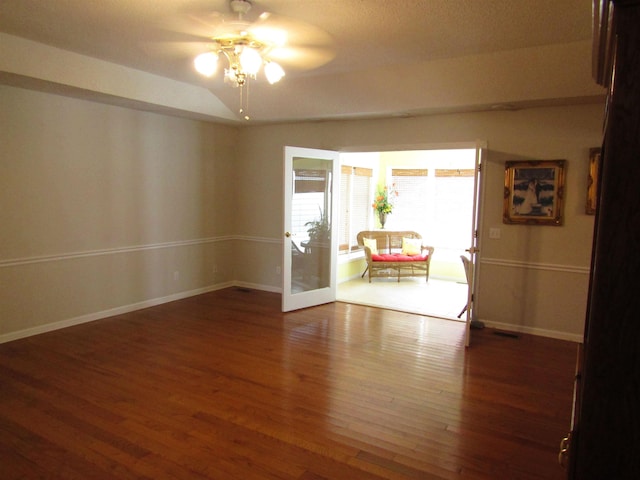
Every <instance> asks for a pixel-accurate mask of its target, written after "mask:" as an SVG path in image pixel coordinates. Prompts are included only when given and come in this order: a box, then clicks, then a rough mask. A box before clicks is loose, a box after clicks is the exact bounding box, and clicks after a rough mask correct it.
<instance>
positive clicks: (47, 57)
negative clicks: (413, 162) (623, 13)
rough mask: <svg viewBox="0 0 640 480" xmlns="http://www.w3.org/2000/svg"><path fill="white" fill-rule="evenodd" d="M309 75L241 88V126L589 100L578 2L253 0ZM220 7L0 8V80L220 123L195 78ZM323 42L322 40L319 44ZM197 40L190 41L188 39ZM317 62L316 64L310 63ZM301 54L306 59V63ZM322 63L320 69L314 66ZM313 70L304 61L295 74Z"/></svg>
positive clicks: (221, 1)
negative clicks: (290, 36) (289, 33)
mask: <svg viewBox="0 0 640 480" xmlns="http://www.w3.org/2000/svg"><path fill="white" fill-rule="evenodd" d="M253 3H254V8H253V9H252V11H251V15H257V14H259V13H260V12H262V11H268V12H270V13H272V14H273V15H274V17H276V18H277V16H281V17H287V18H289V19H290V22H291V24H292V25H294V26H295V25H303V24H306V25H309V26H312V27H309V28H308V29H307V30H306V33H305V34H304V35H300V36H298V37H294V41H296V43H298V44H302V43H310V44H311V45H305V46H310V47H319V48H311V49H310V50H309V51H310V52H311V53H314V54H317V55H316V56H315V57H313V58H324V60H328V61H326V63H324V64H323V65H319V66H318V65H315V66H316V68H304V69H296V68H293V67H291V66H289V67H288V68H287V75H286V76H285V78H284V79H283V80H282V81H281V82H280V83H279V84H276V85H273V86H272V85H268V84H267V83H266V82H264V81H262V82H261V81H259V80H257V81H253V82H252V83H251V84H250V87H249V88H250V90H249V113H250V115H251V118H252V120H251V121H252V122H273V121H290V120H303V119H304V120H309V119H312V120H318V119H330V118H354V117H355V118H362V117H380V116H406V115H415V114H428V113H434V112H450V111H474V110H483V109H490V108H494V109H495V108H524V107H527V106H537V105H549V104H551V105H557V104H572V103H584V102H594V101H600V100H601V98H602V95H603V91H602V89H601V88H600V87H598V86H597V85H596V83H595V82H594V81H593V80H592V77H591V21H592V20H591V1H590V0H455V1H454V0H254V2H253ZM213 12H223V13H225V14H227V13H229V3H228V0H100V1H91V0H1V1H0V32H2V33H0V82H2V83H6V84H12V85H17V86H24V87H27V88H36V89H45V90H48V91H53V92H57V93H63V94H67V95H75V96H82V97H85V98H90V99H96V100H99V101H105V102H109V103H113V104H121V105H131V106H134V107H139V108H145V109H150V110H162V111H169V112H175V113H177V114H182V115H189V116H193V117H195V118H204V119H211V120H218V121H225V122H236V121H238V122H242V121H243V120H242V119H241V118H240V116H238V115H237V110H238V106H239V92H238V90H237V89H233V88H231V87H229V86H228V85H225V84H223V82H222V78H221V75H220V74H219V75H217V76H216V77H214V78H212V79H204V78H202V77H200V76H199V75H198V74H197V73H195V71H194V70H193V68H192V59H193V56H194V55H195V54H197V53H198V52H199V51H202V44H201V42H200V40H201V38H202V36H206V35H208V34H209V35H210V34H212V33H213V32H210V31H209V30H208V29H207V28H205V27H204V26H205V24H206V23H207V22H209V24H210V23H211V20H212V19H213V18H215V16H213ZM323 33H324V34H326V35H323ZM194 40H198V41H194ZM322 55H326V57H322ZM309 58H310V57H309ZM318 63H320V62H318ZM308 66H311V65H307V67H308Z"/></svg>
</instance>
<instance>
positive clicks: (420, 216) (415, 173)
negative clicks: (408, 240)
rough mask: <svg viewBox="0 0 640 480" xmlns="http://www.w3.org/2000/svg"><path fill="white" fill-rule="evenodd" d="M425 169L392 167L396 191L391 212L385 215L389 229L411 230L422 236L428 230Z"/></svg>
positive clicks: (392, 177)
mask: <svg viewBox="0 0 640 480" xmlns="http://www.w3.org/2000/svg"><path fill="white" fill-rule="evenodd" d="M428 174H429V172H428V170H427V169H415V168H414V169H411V168H394V169H392V170H391V181H392V183H393V185H394V186H395V189H396V190H397V191H398V196H397V197H394V199H393V213H392V214H391V215H389V216H388V217H387V225H386V228H389V229H390V230H413V231H416V232H418V233H420V234H421V235H422V236H423V237H425V236H426V234H427V231H428V219H429V211H428V208H429V207H430V205H429V198H428V190H429V177H428Z"/></svg>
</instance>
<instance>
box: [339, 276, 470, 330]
mask: <svg viewBox="0 0 640 480" xmlns="http://www.w3.org/2000/svg"><path fill="white" fill-rule="evenodd" d="M337 299H338V301H343V302H348V303H357V304H361V305H370V306H374V307H380V308H388V309H391V310H399V311H402V312H410V313H417V314H420V315H429V316H432V317H442V318H449V319H453V320H458V318H457V316H458V314H459V313H460V311H461V310H462V308H463V307H464V306H465V304H466V303H467V285H466V284H465V283H458V282H450V281H445V280H438V279H434V278H430V279H429V282H425V279H424V277H408V278H407V277H404V278H401V279H400V282H398V280H397V278H388V279H387V278H374V279H372V280H371V283H369V280H368V278H366V277H365V278H357V279H354V280H350V281H348V282H344V283H340V284H338V290H337ZM464 319H465V316H464V315H463V316H462V319H461V320H464Z"/></svg>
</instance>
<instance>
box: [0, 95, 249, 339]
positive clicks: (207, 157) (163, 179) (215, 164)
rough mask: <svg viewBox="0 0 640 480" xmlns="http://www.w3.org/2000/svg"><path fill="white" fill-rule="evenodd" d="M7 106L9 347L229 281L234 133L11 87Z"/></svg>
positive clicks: (4, 201)
mask: <svg viewBox="0 0 640 480" xmlns="http://www.w3.org/2000/svg"><path fill="white" fill-rule="evenodd" d="M0 105H2V108H0V145H1V146H2V147H1V151H0V205H1V208H0V225H1V233H0V285H2V287H1V288H0V340H2V339H3V338H4V339H11V338H13V336H16V335H17V336H21V335H23V334H29V333H37V332H38V331H41V330H46V329H48V328H52V325H53V326H63V325H65V324H67V323H78V322H80V321H84V320H91V319H93V318H97V317H99V316H102V315H103V314H108V313H113V312H114V311H115V312H117V311H119V310H118V309H122V308H135V307H136V306H144V305H146V304H148V302H157V301H162V300H165V299H171V298H174V297H175V296H180V295H185V294H186V293H185V292H193V291H199V290H200V289H206V288H208V287H210V286H211V285H213V284H219V283H224V282H231V280H232V279H233V269H234V267H235V265H234V264H233V255H232V254H231V249H232V248H233V241H232V235H233V233H234V232H235V230H236V227H235V225H234V215H233V210H234V209H233V203H234V200H233V197H234V187H235V184H236V172H237V170H236V168H235V167H236V159H235V145H236V143H237V130H236V129H235V128H230V127H223V126H218V125H213V124H208V123H203V122H197V121H191V120H185V119H179V118H175V117H169V116H164V115H157V114H153V113H145V112H140V111H135V110H129V109H124V108H119V107H112V106H106V105H103V104H99V103H92V102H87V101H83V100H78V99H72V98H66V97H62V96H57V95H50V94H46V93H39V92H33V91H28V90H23V89H19V88H14V87H6V86H0ZM114 309H115V310H114Z"/></svg>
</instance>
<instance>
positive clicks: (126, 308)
mask: <svg viewBox="0 0 640 480" xmlns="http://www.w3.org/2000/svg"><path fill="white" fill-rule="evenodd" d="M232 286H234V283H233V282H227V283H220V284H217V285H211V286H208V287H203V288H198V289H195V290H189V291H186V292H179V293H174V294H172V295H167V296H165V297H159V298H151V299H149V300H144V301H142V302H138V303H132V304H130V305H122V306H120V307H115V308H110V309H108V310H102V311H100V312H93V313H89V314H86V315H81V316H79V317H73V318H68V319H66V320H60V321H58V322H53V323H47V324H46V325H39V326H37V327H32V328H26V329H24V330H18V331H16V332H11V333H6V334H3V335H0V343H6V342H11V341H12V340H18V339H20V338H26V337H31V336H33V335H39V334H41V333H46V332H52V331H54V330H59V329H61V328H66V327H72V326H74V325H80V324H82V323H88V322H93V321H94V320H101V319H103V318H108V317H113V316H115V315H121V314H123V313H129V312H134V311H136V310H142V309H143V308H149V307H155V306H156V305H161V304H163V303H169V302H173V301H175V300H182V299H183V298H189V297H193V296H195V295H200V294H202V293H207V292H213V291H215V290H222V289H223V288H228V287H232Z"/></svg>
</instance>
